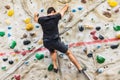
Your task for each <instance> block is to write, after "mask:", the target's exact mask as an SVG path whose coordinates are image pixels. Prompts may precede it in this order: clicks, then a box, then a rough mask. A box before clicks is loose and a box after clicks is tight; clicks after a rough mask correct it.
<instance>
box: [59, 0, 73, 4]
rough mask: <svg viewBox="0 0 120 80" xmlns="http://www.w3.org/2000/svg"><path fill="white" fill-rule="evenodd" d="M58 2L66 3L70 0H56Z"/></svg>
mask: <svg viewBox="0 0 120 80" xmlns="http://www.w3.org/2000/svg"><path fill="white" fill-rule="evenodd" d="M58 2H60V3H63V4H66V3H69V2H71V0H58Z"/></svg>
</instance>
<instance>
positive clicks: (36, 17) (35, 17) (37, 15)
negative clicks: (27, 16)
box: [34, 12, 39, 23]
mask: <svg viewBox="0 0 120 80" xmlns="http://www.w3.org/2000/svg"><path fill="white" fill-rule="evenodd" d="M38 18H39V14H38V13H37V12H36V13H34V21H35V22H36V23H38Z"/></svg>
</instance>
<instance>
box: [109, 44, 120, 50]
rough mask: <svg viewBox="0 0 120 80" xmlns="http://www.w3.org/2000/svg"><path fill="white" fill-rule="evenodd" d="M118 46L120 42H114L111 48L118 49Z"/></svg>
mask: <svg viewBox="0 0 120 80" xmlns="http://www.w3.org/2000/svg"><path fill="white" fill-rule="evenodd" d="M118 46H119V44H113V45H111V46H110V48H111V49H116V48H118Z"/></svg>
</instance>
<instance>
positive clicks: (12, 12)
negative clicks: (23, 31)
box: [7, 9, 14, 17]
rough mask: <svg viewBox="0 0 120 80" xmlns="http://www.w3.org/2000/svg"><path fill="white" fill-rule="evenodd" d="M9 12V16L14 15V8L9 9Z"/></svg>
mask: <svg viewBox="0 0 120 80" xmlns="http://www.w3.org/2000/svg"><path fill="white" fill-rule="evenodd" d="M7 14H8V16H10V17H11V16H13V15H14V10H13V9H11V10H8V12H7Z"/></svg>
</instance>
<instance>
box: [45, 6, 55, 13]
mask: <svg viewBox="0 0 120 80" xmlns="http://www.w3.org/2000/svg"><path fill="white" fill-rule="evenodd" d="M52 11H54V12H56V10H55V9H54V8H53V7H49V8H48V10H47V14H50V13H51V12H52Z"/></svg>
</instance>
